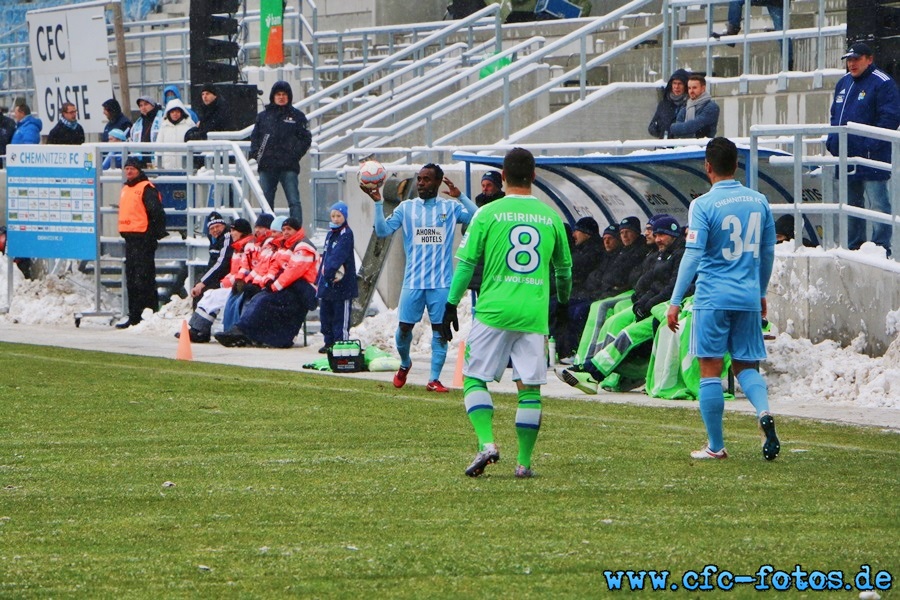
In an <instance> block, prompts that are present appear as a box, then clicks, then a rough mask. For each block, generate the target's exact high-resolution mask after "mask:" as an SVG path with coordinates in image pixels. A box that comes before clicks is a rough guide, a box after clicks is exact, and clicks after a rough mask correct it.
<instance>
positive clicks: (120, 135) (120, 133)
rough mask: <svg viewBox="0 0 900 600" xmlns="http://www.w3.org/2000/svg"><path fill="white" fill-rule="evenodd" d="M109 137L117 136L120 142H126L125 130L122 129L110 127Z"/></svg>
mask: <svg viewBox="0 0 900 600" xmlns="http://www.w3.org/2000/svg"><path fill="white" fill-rule="evenodd" d="M109 137H111V138H115V139H117V140H119V141H120V142H124V141H125V132H124V131H122V130H121V129H110V130H109Z"/></svg>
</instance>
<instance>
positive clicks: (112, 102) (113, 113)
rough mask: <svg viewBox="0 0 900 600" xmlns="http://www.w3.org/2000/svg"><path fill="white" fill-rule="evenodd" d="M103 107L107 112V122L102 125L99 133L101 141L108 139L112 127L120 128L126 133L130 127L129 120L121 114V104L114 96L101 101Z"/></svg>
mask: <svg viewBox="0 0 900 600" xmlns="http://www.w3.org/2000/svg"><path fill="white" fill-rule="evenodd" d="M103 108H105V109H106V111H107V112H108V113H109V122H107V123H106V125H105V126H104V127H103V133H101V134H100V141H101V142H108V141H109V132H110V131H112V130H113V129H121V130H122V131H124V132H125V133H126V134H127V133H128V130H129V129H131V121H130V120H129V119H128V117H126V116H125V115H124V114H122V105H120V104H119V101H118V100H116V99H115V98H110V99H109V100H107V101H106V102H104V103H103Z"/></svg>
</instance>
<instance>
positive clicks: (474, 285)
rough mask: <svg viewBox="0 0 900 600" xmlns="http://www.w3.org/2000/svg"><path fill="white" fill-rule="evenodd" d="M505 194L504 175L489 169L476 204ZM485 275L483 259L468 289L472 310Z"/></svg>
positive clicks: (482, 204) (483, 179)
mask: <svg viewBox="0 0 900 600" xmlns="http://www.w3.org/2000/svg"><path fill="white" fill-rule="evenodd" d="M505 196H506V193H505V192H504V191H503V176H502V175H500V172H499V171H488V172H487V173H485V174H484V175H482V177H481V193H480V194H478V195H477V196H475V206H477V207H478V208H481V207H482V206H485V205H486V204H490V203H491V202H493V201H494V200H499V199H500V198H503V197H505ZM465 231H466V230H465V228H463V233H465ZM483 275H484V261H481V262H479V263H478V264H477V265H476V266H475V272H474V273H472V279H471V280H470V281H469V288H468V289H470V290H472V310H475V302H476V301H477V300H478V293H479V292H480V291H481V278H482V276H483Z"/></svg>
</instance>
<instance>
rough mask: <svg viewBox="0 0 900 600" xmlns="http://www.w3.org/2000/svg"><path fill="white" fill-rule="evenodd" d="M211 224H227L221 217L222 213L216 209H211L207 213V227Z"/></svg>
mask: <svg viewBox="0 0 900 600" xmlns="http://www.w3.org/2000/svg"><path fill="white" fill-rule="evenodd" d="M213 225H227V223H225V219H223V218H222V215H220V214H219V213H217V212H216V211H212V212H211V213H209V219H208V220H207V221H206V228H207V229H209V228H210V227H212V226H213Z"/></svg>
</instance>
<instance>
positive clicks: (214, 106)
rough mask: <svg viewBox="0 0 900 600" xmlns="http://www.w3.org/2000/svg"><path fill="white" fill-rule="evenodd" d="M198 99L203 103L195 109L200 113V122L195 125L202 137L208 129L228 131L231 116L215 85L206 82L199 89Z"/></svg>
mask: <svg viewBox="0 0 900 600" xmlns="http://www.w3.org/2000/svg"><path fill="white" fill-rule="evenodd" d="M200 99H201V100H202V102H203V104H202V106H200V108H199V109H197V112H198V113H199V114H200V122H199V123H197V127H199V128H200V131H202V132H203V135H204V138H203V139H206V138H205V136H206V134H208V133H209V132H210V131H228V129H229V127H230V121H231V117H230V116H229V114H228V106H227V104H226V103H225V100H223V99H222V98H219V92H218V90H216V86H214V85H213V84H211V83H207V84H205V85H204V86H203V88H202V89H201V90H200Z"/></svg>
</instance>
